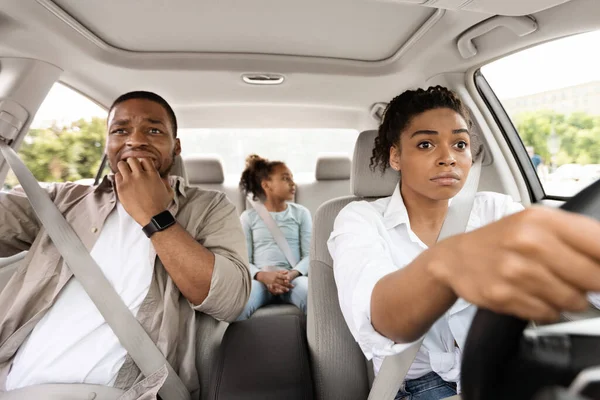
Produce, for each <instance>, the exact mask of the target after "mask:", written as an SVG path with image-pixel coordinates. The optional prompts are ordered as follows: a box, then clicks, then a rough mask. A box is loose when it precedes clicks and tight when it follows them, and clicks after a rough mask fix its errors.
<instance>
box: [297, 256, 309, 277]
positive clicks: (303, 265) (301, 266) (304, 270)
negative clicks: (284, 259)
mask: <svg viewBox="0 0 600 400" xmlns="http://www.w3.org/2000/svg"><path fill="white" fill-rule="evenodd" d="M309 265H310V258H309V257H304V258H303V259H302V260H300V262H299V263H298V264H296V266H295V267H294V269H295V270H296V271H298V272H300V275H304V276H307V275H308V266H309Z"/></svg>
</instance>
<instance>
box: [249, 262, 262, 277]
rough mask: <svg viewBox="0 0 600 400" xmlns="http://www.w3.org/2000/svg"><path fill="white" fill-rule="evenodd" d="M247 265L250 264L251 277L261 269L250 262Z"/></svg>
mask: <svg viewBox="0 0 600 400" xmlns="http://www.w3.org/2000/svg"><path fill="white" fill-rule="evenodd" d="M248 265H249V266H250V277H251V278H252V279H256V274H258V273H259V272H260V271H261V269H260V268H258V267H257V266H256V265H254V264H252V263H250V264H248Z"/></svg>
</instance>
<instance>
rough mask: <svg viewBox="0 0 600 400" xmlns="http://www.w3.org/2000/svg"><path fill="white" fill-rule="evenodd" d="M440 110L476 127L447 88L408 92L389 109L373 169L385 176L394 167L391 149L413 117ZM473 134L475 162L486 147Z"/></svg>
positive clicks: (460, 103) (397, 97)
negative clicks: (451, 112) (444, 110)
mask: <svg viewBox="0 0 600 400" xmlns="http://www.w3.org/2000/svg"><path fill="white" fill-rule="evenodd" d="M438 108H449V109H450V110H453V111H455V112H456V113H458V114H459V115H460V116H461V117H463V118H464V120H465V122H466V123H467V126H468V127H469V129H471V128H472V127H473V121H472V119H471V114H470V112H469V109H468V108H467V107H466V105H465V104H464V103H463V101H462V100H461V98H460V97H459V96H458V95H457V94H456V93H455V92H453V91H452V90H450V89H448V88H446V87H443V86H431V87H429V88H428V89H426V90H425V89H417V90H407V91H405V92H403V93H402V94H400V95H398V96H396V97H394V99H392V101H390V102H389V104H388V105H387V108H386V109H385V112H384V114H383V121H382V122H381V125H380V126H379V132H378V134H377V137H376V138H375V147H374V148H373V155H372V157H371V165H370V167H371V169H372V170H373V171H374V170H375V169H376V168H377V167H379V169H380V170H381V172H385V170H386V169H387V168H388V166H389V165H390V148H391V147H392V146H394V145H396V144H397V143H398V141H399V140H400V134H401V133H402V131H403V130H404V129H406V127H407V126H408V125H409V124H410V121H411V120H412V119H413V117H415V116H417V115H419V114H421V113H424V112H425V111H429V110H435V109H438ZM470 133H471V149H472V154H473V160H476V159H477V158H478V157H479V156H480V155H481V152H482V150H483V146H482V143H481V141H480V138H479V137H478V135H477V134H476V133H475V132H470Z"/></svg>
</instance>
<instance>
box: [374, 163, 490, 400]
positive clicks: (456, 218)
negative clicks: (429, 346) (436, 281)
mask: <svg viewBox="0 0 600 400" xmlns="http://www.w3.org/2000/svg"><path fill="white" fill-rule="evenodd" d="M480 175H481V160H478V161H476V162H475V163H474V164H473V166H472V167H471V170H470V172H469V176H468V177H467V181H466V182H465V186H464V187H463V188H462V190H461V191H460V192H459V193H458V194H457V195H456V196H454V198H453V199H452V200H451V202H450V206H449V207H448V213H447V214H446V219H444V223H443V225H442V229H441V230H440V234H439V236H438V239H437V241H438V242H439V241H442V240H444V239H446V238H448V237H450V236H453V235H457V234H460V233H464V232H465V231H466V229H467V224H468V222H469V216H470V215H471V210H472V209H473V202H474V201H475V194H477V188H478V187H479V176H480ZM423 338H424V337H423ZM423 338H421V339H419V340H418V341H416V342H414V343H413V344H411V345H410V346H409V347H407V348H406V349H405V350H404V351H402V352H401V353H399V354H395V355H393V356H387V357H385V358H384V359H383V363H382V364H381V368H380V369H379V373H378V374H377V376H376V377H375V380H374V381H373V386H372V387H371V391H370V392H369V398H368V400H388V399H389V400H392V399H394V397H396V394H398V391H399V390H400V386H402V382H404V379H405V378H406V374H407V373H408V370H409V369H410V366H411V365H412V363H413V361H414V360H415V357H416V356H417V353H418V352H419V349H420V348H421V344H422V343H423Z"/></svg>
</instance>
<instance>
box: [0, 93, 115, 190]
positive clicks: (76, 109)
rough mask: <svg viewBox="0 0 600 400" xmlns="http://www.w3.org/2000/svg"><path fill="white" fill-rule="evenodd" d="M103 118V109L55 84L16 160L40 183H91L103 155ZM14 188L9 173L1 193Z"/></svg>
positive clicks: (104, 130)
mask: <svg viewBox="0 0 600 400" xmlns="http://www.w3.org/2000/svg"><path fill="white" fill-rule="evenodd" d="M106 117H107V111H106V110H105V109H103V108H102V107H100V106H98V105H97V104H96V103H94V102H93V101H91V100H90V99H88V98H87V97H85V96H83V95H82V94H80V93H78V92H76V91H75V90H73V89H71V88H69V87H67V86H65V85H63V84H61V83H56V84H55V85H54V86H53V87H52V89H51V90H50V92H49V93H48V95H47V96H46V99H45V100H44V102H43V103H42V105H41V106H40V108H39V109H38V112H37V113H36V115H35V118H34V119H33V122H32V123H31V126H30V129H29V132H28V133H27V136H26V137H25V138H24V140H23V142H22V143H21V146H20V147H19V156H20V157H21V159H22V160H23V161H24V162H25V165H27V167H28V168H29V170H30V171H31V172H32V173H33V175H34V176H35V177H36V179H37V180H38V181H39V182H41V183H46V182H65V181H81V182H85V183H93V178H94V177H95V175H96V173H97V171H98V168H99V166H100V162H101V160H102V155H103V153H104V151H103V147H104V140H105V133H106ZM17 184H18V182H17V179H16V177H15V176H14V174H12V172H9V173H8V176H7V178H6V181H5V183H4V189H10V188H12V187H13V186H15V185H17Z"/></svg>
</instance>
